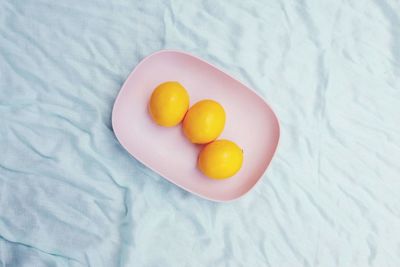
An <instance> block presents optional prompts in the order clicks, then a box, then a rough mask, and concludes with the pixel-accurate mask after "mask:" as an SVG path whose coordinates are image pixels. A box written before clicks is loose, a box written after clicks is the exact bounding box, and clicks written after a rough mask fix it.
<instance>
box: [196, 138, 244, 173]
mask: <svg viewBox="0 0 400 267" xmlns="http://www.w3.org/2000/svg"><path fill="white" fill-rule="evenodd" d="M242 164H243V150H242V149H241V148H240V147H238V145H236V144H235V143H234V142H232V141H229V140H217V141H214V142H212V143H210V144H208V145H206V146H205V147H204V148H203V149H202V150H201V152H200V154H199V158H198V162H197V166H198V168H199V169H200V171H202V172H203V173H204V174H205V175H206V176H208V177H210V178H213V179H225V178H228V177H231V176H233V175H235V174H236V173H237V172H238V171H239V170H240V168H241V167H242Z"/></svg>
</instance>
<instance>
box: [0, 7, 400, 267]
mask: <svg viewBox="0 0 400 267" xmlns="http://www.w3.org/2000/svg"><path fill="white" fill-rule="evenodd" d="M0 25H1V27H0V122H1V124H0V266H7V267H9V266H11V267H14V266H35V267H37V266H96V267H97V266H144V267H152V266H171V267H172V266H174V267H175V266H190V267H192V266H273V267H286V266H288V267H289V266H290V267H296V266H324V267H329V266H341V267H343V266H349V267H350V266H351V267H357V266H360V267H361V266H362V267H365V266H379V267H381V266H396V267H397V266H400V179H399V178H400V3H399V1H396V0H394V1H380V0H376V1H364V0H361V1H334V0H332V1H311V0H300V1H162V0H160V1H127V0H113V1H107V0H88V1H81V0H71V1H51V0H24V1H17V0H2V1H0ZM163 48H171V49H182V50H185V51H188V52H190V53H193V54H195V55H198V56H200V57H202V58H204V59H205V60H207V61H209V62H211V63H213V64H215V65H216V66H218V67H220V68H222V69H224V70H225V71H227V72H228V73H230V74H231V75H233V76H234V77H237V78H238V79H240V80H242V81H243V82H244V83H246V84H248V85H249V86H250V87H252V88H254V89H255V90H257V91H258V92H259V93H260V94H261V95H263V96H264V97H265V99H266V100H267V101H268V102H269V104H270V105H271V106H272V108H273V109H274V110H275V112H276V113H277V115H278V117H279V119H280V123H281V139H280V144H279V147H278V150H277V154H276V156H275V158H274V159H273V161H272V163H271V165H270V167H269V169H268V170H267V172H266V174H265V175H264V177H263V179H262V181H261V182H260V183H259V184H258V185H257V186H256V187H255V188H254V190H252V191H251V192H250V193H249V194H248V195H246V196H245V197H244V198H242V199H240V200H238V201H234V202H231V203H223V204H219V203H213V202H210V201H207V200H203V199H200V198H198V197H196V196H193V195H192V194H190V193H187V192H185V191H183V190H181V189H179V188H178V187H176V186H175V185H172V184H171V183H169V182H167V181H165V180H164V179H163V178H161V177H159V176H158V175H156V174H154V173H153V172H151V171H150V170H148V169H147V168H146V167H145V166H143V165H142V164H140V163H139V162H138V161H136V160H135V159H134V158H132V157H131V156H130V155H129V154H128V153H127V152H126V151H124V149H123V148H122V147H121V146H120V145H119V144H118V142H117V140H116V138H115V136H114V134H113V131H112V127H111V121H110V118H111V110H112V106H113V102H114V100H115V97H116V95H117V93H118V91H119V89H120V87H121V85H122V83H123V81H124V80H125V79H126V77H127V76H128V74H129V73H130V71H131V70H132V69H133V68H134V67H135V65H136V64H137V63H138V62H139V61H140V60H141V59H142V58H144V57H145V56H146V55H148V54H150V53H152V52H154V51H157V50H159V49H163ZM154 75H157V73H154ZM249 116H251V114H249ZM132 123H135V122H134V121H133V122H132ZM249 130H251V131H254V130H256V129H249Z"/></svg>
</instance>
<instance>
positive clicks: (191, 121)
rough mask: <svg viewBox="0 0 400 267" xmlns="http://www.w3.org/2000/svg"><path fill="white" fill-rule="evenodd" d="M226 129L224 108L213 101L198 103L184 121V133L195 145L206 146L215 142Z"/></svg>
mask: <svg viewBox="0 0 400 267" xmlns="http://www.w3.org/2000/svg"><path fill="white" fill-rule="evenodd" d="M224 127H225V111H224V108H223V107H222V106H221V105H220V104H219V103H218V102H215V101H213V100H202V101H199V102H197V103H196V104H194V105H193V106H192V107H191V108H190V109H189V111H188V112H187V113H186V116H185V119H184V120H183V132H184V134H185V136H186V137H187V138H188V139H189V140H190V141H191V142H192V143H195V144H206V143H209V142H211V141H213V140H215V139H216V138H217V137H218V136H219V135H220V134H221V132H222V130H223V129H224Z"/></svg>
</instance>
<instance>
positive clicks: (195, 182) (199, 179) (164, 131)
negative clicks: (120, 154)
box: [112, 50, 279, 201]
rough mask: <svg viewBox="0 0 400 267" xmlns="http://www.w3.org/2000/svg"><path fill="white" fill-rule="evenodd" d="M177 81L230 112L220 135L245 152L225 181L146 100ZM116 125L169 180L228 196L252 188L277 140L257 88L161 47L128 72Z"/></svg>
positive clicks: (124, 140)
mask: <svg viewBox="0 0 400 267" xmlns="http://www.w3.org/2000/svg"><path fill="white" fill-rule="evenodd" d="M165 81H178V82H180V83H181V84H182V85H183V86H184V87H185V88H186V90H187V91H188V93H189V95H190V103H191V105H193V104H194V103H196V102H197V101H199V100H201V99H214V100H216V101H218V102H219V103H221V104H222V106H223V107H224V108H225V111H226V125H225V129H224V131H223V133H222V134H221V136H220V137H219V138H220V139H222V138H223V139H229V140H232V141H234V142H236V143H237V144H238V145H239V146H240V147H242V148H243V151H244V161H243V166H242V169H241V170H240V171H239V172H238V173H237V174H236V175H235V176H233V177H231V178H229V179H226V180H212V179H209V178H207V177H206V176H204V175H203V174H202V173H201V172H200V171H199V170H197V168H196V162H197V156H198V153H199V151H200V149H201V146H198V145H193V144H191V143H190V142H189V141H187V140H186V138H185V137H184V136H183V134H182V128H181V127H180V126H177V127H173V128H165V127H160V126H157V125H156V124H155V123H154V122H153V121H152V120H151V118H150V116H149V114H148V111H147V104H148V101H149V98H150V95H151V93H152V91H153V90H154V88H155V87H156V86H157V85H158V84H160V83H162V82H165ZM112 124H113V128H114V132H115V135H116V136H117V138H118V140H119V142H120V143H121V144H122V146H123V147H124V148H125V149H126V150H127V151H128V152H129V153H130V154H131V155H132V156H134V157H135V158H136V159H138V160H140V161H141V162H142V163H143V164H145V165H146V166H147V167H149V168H150V169H152V170H153V171H155V172H157V173H158V174H160V175H161V176H163V177H164V178H166V179H167V180H169V181H170V182H172V183H174V184H176V185H178V186H180V187H182V188H184V189H185V190H187V191H189V192H192V193H194V194H196V195H198V196H201V197H204V198H206V199H210V200H214V201H230V200H233V199H236V198H238V197H240V196H242V195H244V194H245V193H246V192H248V191H249V190H250V189H251V188H253V186H254V185H255V184H256V183H257V181H258V180H260V178H261V177H262V175H263V173H264V172H265V170H266V168H267V167H268V165H269V163H270V161H271V159H272V157H273V155H274V152H275V150H276V147H277V145H278V140H279V124H278V120H277V118H276V116H275V114H274V112H273V111H272V110H271V108H270V107H269V106H268V104H267V103H266V102H265V101H264V99H262V98H261V97H260V96H259V95H257V94H256V93H255V92H254V91H253V90H251V89H250V88H248V87H247V86H245V85H243V84H242V83H241V82H239V81H237V80H236V79H234V78H232V77H231V76H229V75H228V74H226V73H225V72H223V71H221V70H219V69H217V68H216V67H214V66H212V65H210V64H209V63H207V62H205V61H203V60H201V59H199V58H197V57H194V56H192V55H190V54H187V53H183V52H179V51H171V50H163V51H159V52H156V53H154V54H152V55H150V56H148V57H146V58H145V59H143V60H142V61H141V62H140V63H139V64H138V65H137V67H136V68H135V69H134V70H133V71H132V73H131V74H130V75H129V77H128V79H127V80H126V81H125V83H124V85H123V86H122V89H121V91H120V92H119V95H118V97H117V99H116V101H115V104H114V109H113V114H112Z"/></svg>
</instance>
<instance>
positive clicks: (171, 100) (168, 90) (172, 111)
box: [149, 82, 189, 127]
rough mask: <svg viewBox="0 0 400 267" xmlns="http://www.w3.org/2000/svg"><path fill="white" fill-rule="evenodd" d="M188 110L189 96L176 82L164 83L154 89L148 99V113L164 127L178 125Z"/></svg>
mask: <svg viewBox="0 0 400 267" xmlns="http://www.w3.org/2000/svg"><path fill="white" fill-rule="evenodd" d="M188 108H189V95H188V93H187V92H186V89H185V88H184V87H183V86H182V85H181V84H180V83H178V82H165V83H162V84H160V85H158V86H157V87H156V89H154V91H153V93H152V94H151V97H150V102H149V113H150V115H151V117H152V118H153V120H154V121H155V122H156V123H157V124H159V125H161V126H165V127H172V126H175V125H178V124H179V123H180V122H181V121H182V120H183V118H184V117H185V114H186V111H187V110H188Z"/></svg>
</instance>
